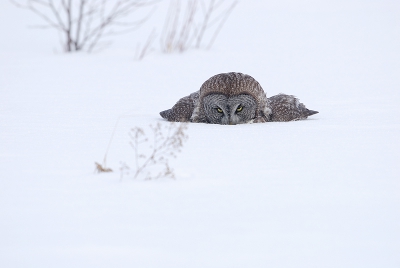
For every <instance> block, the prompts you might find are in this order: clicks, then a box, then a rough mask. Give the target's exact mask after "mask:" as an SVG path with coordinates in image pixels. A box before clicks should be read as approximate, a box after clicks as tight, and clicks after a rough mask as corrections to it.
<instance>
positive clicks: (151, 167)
mask: <svg viewBox="0 0 400 268" xmlns="http://www.w3.org/2000/svg"><path fill="white" fill-rule="evenodd" d="M150 128H151V130H152V135H151V136H152V137H151V138H150V136H148V135H147V134H146V133H145V131H144V130H143V129H142V128H140V127H134V128H132V129H131V130H130V132H129V137H130V145H131V147H132V148H133V151H134V157H135V161H134V165H135V171H134V175H133V178H134V179H136V178H138V177H139V176H141V175H143V176H144V179H145V180H151V179H158V178H171V179H175V173H174V170H173V169H172V168H171V166H170V164H169V160H170V159H171V158H176V157H177V154H178V153H179V152H181V148H182V147H183V144H184V142H185V141H186V140H187V139H188V136H187V135H186V133H185V130H186V129H187V124H178V123H169V124H161V123H157V124H156V125H155V126H153V125H150ZM146 147H147V148H146ZM127 170H131V168H130V167H129V166H128V165H127V164H126V163H122V164H121V172H126V171H127ZM122 176H123V174H122V173H121V177H122Z"/></svg>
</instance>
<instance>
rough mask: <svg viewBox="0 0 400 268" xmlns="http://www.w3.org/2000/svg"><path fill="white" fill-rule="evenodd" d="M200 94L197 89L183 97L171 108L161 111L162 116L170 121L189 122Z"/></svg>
mask: <svg viewBox="0 0 400 268" xmlns="http://www.w3.org/2000/svg"><path fill="white" fill-rule="evenodd" d="M199 95H200V94H199V92H198V91H197V92H194V93H192V94H190V95H189V96H186V97H183V98H181V99H180V100H179V101H178V102H177V103H176V104H175V105H174V106H173V107H172V108H171V109H168V110H165V111H162V112H160V115H161V117H162V118H165V119H167V120H168V121H170V122H189V121H190V118H191V116H192V114H193V110H194V109H195V104H196V102H197V100H198V98H199Z"/></svg>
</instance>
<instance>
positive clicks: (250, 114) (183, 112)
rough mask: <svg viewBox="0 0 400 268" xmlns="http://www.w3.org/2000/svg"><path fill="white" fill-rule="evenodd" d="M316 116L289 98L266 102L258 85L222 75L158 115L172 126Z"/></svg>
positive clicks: (250, 79) (240, 76) (246, 78)
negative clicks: (172, 123) (191, 123)
mask: <svg viewBox="0 0 400 268" xmlns="http://www.w3.org/2000/svg"><path fill="white" fill-rule="evenodd" d="M216 110H218V112H216ZM316 113H318V112H316V111H312V110H308V109H307V108H306V107H305V106H304V104H302V103H300V102H299V100H298V99H297V98H295V97H294V96H292V95H285V94H279V95H276V96H273V97H271V98H267V96H266V94H265V92H264V90H263V89H262V87H261V85H260V84H259V83H258V82H257V81H256V80H255V79H254V78H253V77H251V76H249V75H246V74H242V73H222V74H218V75H215V76H213V77H211V78H210V79H208V80H207V81H205V82H204V83H203V85H202V86H201V88H200V90H199V91H197V92H194V93H192V94H190V95H189V96H186V97H184V98H181V99H180V100H179V101H178V102H177V103H176V104H175V105H174V106H173V107H172V108H171V109H169V110H166V111H162V112H161V113H160V115H161V116H162V117H163V118H165V119H167V120H168V121H173V122H196V123H213V124H240V123H264V122H269V121H293V120H300V119H306V118H307V117H308V116H310V115H313V114H316Z"/></svg>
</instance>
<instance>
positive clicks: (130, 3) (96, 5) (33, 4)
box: [10, 0, 159, 52]
mask: <svg viewBox="0 0 400 268" xmlns="http://www.w3.org/2000/svg"><path fill="white" fill-rule="evenodd" d="M10 1H11V2H12V3H14V4H15V5H16V6H17V7H20V8H24V9H27V10H30V11H31V12H33V13H35V14H36V15H38V16H39V17H40V18H42V19H43V20H44V22H45V25H40V26H38V28H54V29H56V30H57V31H59V32H61V33H63V36H64V37H63V41H62V43H63V49H64V51H65V52H72V51H80V50H85V51H87V52H91V51H93V50H94V49H95V48H96V46H98V44H99V41H100V40H101V39H102V38H103V37H105V36H112V35H116V34H123V33H126V32H129V31H132V30H135V29H137V28H138V27H140V26H141V25H142V24H143V23H144V22H145V21H146V20H147V19H148V18H149V16H150V15H151V14H152V12H150V13H149V14H148V15H147V16H145V17H144V18H142V19H139V20H138V19H136V20H134V21H132V20H131V19H128V16H129V15H131V14H133V13H134V12H136V11H137V10H139V9H140V8H143V7H145V6H150V5H153V4H155V3H156V2H158V1H159V0H118V1H111V0H74V1H73V0H57V1H52V0H25V4H21V1H22V0H21V1H17V0H10Z"/></svg>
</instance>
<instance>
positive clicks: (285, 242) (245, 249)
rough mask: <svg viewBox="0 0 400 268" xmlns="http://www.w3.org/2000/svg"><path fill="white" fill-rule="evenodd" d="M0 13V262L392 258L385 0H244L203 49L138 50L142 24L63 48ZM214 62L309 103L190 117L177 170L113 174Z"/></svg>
mask: <svg viewBox="0 0 400 268" xmlns="http://www.w3.org/2000/svg"><path fill="white" fill-rule="evenodd" d="M158 11H160V12H161V11H162V9H161V8H160V9H159V10H158ZM0 17H1V24H0V33H1V34H0V36H1V37H2V41H1V42H0V171H1V172H0V177H1V179H0V217H1V218H0V267H307V268H309V267H318V268H319V267H363V268H365V267H385V268H389V267H400V183H399V180H400V165H399V163H400V161H399V159H400V146H399V145H400V142H399V137H400V119H399V115H400V108H399V101H400V90H399V89H400V75H399V74H400V50H399V48H400V2H399V1H396V0H393V1H378V0H376V1H372V0H371V1H357V0H350V1H312V0H304V1H291V0H283V1H274V2H272V1H271V2H270V1H268V2H267V1H255V0H246V1H241V2H240V3H239V4H238V6H237V7H236V9H235V10H234V12H233V13H232V16H231V17H230V18H229V20H228V21H227V24H226V25H225V27H224V29H223V30H222V32H221V35H220V36H219V38H218V39H217V41H216V43H215V45H214V47H213V48H212V49H211V50H209V51H205V50H197V51H196V50H192V51H189V52H187V53H185V54H174V55H163V54H161V53H158V52H155V53H152V54H151V55H149V56H148V57H146V58H145V59H144V60H143V61H140V62H138V61H134V60H133V58H134V54H135V47H136V44H137V42H138V39H137V38H138V36H139V33H141V32H140V31H138V32H133V33H132V34H130V35H126V36H121V37H119V38H117V39H116V40H115V42H114V45H113V46H112V47H111V48H110V49H108V50H105V51H103V52H102V53H99V54H94V55H87V54H83V53H81V54H71V55H64V54H61V53H54V51H59V50H60V49H59V47H58V43H57V41H58V39H57V34H56V33H55V32H52V31H51V30H47V31H45V30H32V29H29V28H27V26H28V25H32V24H35V23H38V22H40V20H39V19H38V18H36V17H35V16H34V15H33V14H30V13H29V12H27V11H23V10H19V9H17V8H15V7H14V6H12V5H11V4H10V3H9V2H8V1H2V2H1V4H0ZM154 19H155V20H158V21H159V22H160V23H161V22H163V19H164V18H163V17H162V16H161V15H160V16H158V17H154ZM149 27H150V26H149ZM142 31H143V32H144V31H145V28H144V29H142ZM142 39H143V35H142ZM229 71H238V72H243V73H247V74H250V75H252V76H253V77H254V78H256V79H257V80H258V81H259V82H260V83H261V85H262V86H263V88H264V89H265V90H266V92H267V95H268V96H272V95H275V94H278V93H280V92H283V93H287V94H294V95H296V96H298V97H299V98H300V100H301V101H302V102H303V103H305V104H306V106H307V107H308V108H310V109H313V110H317V111H319V112H320V113H319V114H317V115H314V116H312V117H310V118H309V119H308V120H304V121H297V122H287V123H267V124H250V125H237V126H220V125H207V124H190V125H189V129H188V131H187V134H188V136H189V140H188V142H187V143H186V144H185V146H184V148H183V152H182V153H181V154H179V155H178V158H177V159H176V160H174V161H173V162H172V167H173V168H174V169H175V171H176V174H177V179H176V180H170V179H161V180H154V181H144V180H140V179H138V180H133V179H132V178H130V177H129V176H125V177H124V178H123V179H122V181H121V180H120V173H119V171H118V168H119V167H120V164H119V163H120V161H127V162H129V161H131V159H132V155H133V151H132V149H131V147H130V146H129V144H128V142H129V139H128V131H129V129H131V128H132V127H134V126H141V127H147V126H148V125H149V124H155V123H157V122H162V123H163V124H167V123H166V122H164V121H162V120H161V118H160V116H159V115H158V112H159V111H161V110H165V109H167V108H170V107H171V106H172V105H173V104H174V103H175V102H176V101H177V100H178V99H179V98H181V97H183V96H186V95H188V94H189V93H192V92H194V91H196V90H198V89H199V87H200V85H201V84H202V83H203V82H204V81H205V80H206V79H208V78H209V77H210V76H212V75H215V74H217V73H222V72H229ZM118 118H120V119H119V121H118V122H119V123H118V125H117V128H116V132H115V135H114V138H113V141H112V143H111V147H110V151H109V154H108V165H109V166H110V167H111V168H113V169H114V170H115V171H116V172H114V173H110V174H100V175H99V174H94V173H93V170H94V161H98V162H101V161H102V159H103V156H104V153H105V151H106V147H107V144H108V142H109V139H110V137H111V134H112V132H113V129H114V126H115V124H116V122H117V120H118Z"/></svg>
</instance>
